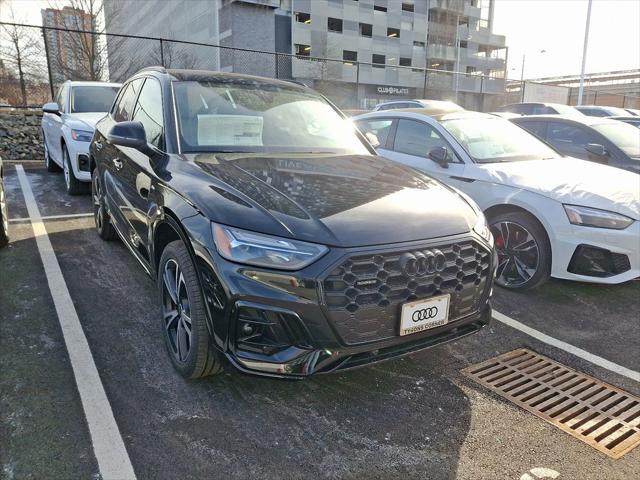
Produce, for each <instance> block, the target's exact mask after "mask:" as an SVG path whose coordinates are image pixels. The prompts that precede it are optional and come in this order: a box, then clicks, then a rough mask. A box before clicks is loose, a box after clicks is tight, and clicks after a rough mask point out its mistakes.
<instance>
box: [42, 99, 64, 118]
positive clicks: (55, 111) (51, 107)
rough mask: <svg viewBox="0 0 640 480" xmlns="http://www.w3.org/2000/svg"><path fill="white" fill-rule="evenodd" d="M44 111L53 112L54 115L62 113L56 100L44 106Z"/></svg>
mask: <svg viewBox="0 0 640 480" xmlns="http://www.w3.org/2000/svg"><path fill="white" fill-rule="evenodd" d="M42 111H43V112H44V113H52V114H54V115H60V107H58V104H57V103H56V102H48V103H45V104H44V105H43V106H42Z"/></svg>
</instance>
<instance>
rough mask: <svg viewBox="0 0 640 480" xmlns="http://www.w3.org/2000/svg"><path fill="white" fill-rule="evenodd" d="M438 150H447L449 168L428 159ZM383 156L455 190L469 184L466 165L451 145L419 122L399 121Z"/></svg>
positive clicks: (383, 150) (392, 131) (428, 126)
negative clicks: (427, 175)
mask: <svg viewBox="0 0 640 480" xmlns="http://www.w3.org/2000/svg"><path fill="white" fill-rule="evenodd" d="M435 147H444V148H445V149H446V150H447V154H448V158H449V163H448V164H447V168H444V167H442V166H441V165H440V164H438V163H437V162H435V161H434V160H431V159H430V158H429V151H430V150H431V149H433V148H435ZM380 154H381V155H383V156H385V157H387V158H390V159H391V160H395V161H397V162H400V163H403V164H405V165H408V166H410V167H413V168H415V169H418V170H421V171H423V172H425V173H428V174H429V175H431V176H433V177H436V178H437V179H439V180H441V181H443V182H445V183H449V184H452V185H454V186H458V185H459V184H460V183H461V182H462V183H466V182H467V181H468V179H467V178H466V177H465V164H464V163H463V162H462V161H461V160H460V159H459V157H458V156H457V154H456V153H455V151H454V149H453V148H452V147H451V145H450V144H449V143H448V142H447V141H446V140H445V139H444V138H443V137H442V135H441V134H440V133H439V132H438V131H437V130H436V129H435V127H434V126H432V125H429V124H428V123H426V122H422V121H420V120H412V119H411V120H410V119H405V118H400V119H398V120H397V124H396V125H395V128H394V129H393V130H391V131H390V138H389V139H388V140H387V148H385V149H380Z"/></svg>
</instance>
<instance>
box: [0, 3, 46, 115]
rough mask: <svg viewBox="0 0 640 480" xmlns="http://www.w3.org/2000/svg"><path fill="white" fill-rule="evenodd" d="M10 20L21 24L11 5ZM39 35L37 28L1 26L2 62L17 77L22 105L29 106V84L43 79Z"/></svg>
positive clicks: (0, 51)
mask: <svg viewBox="0 0 640 480" xmlns="http://www.w3.org/2000/svg"><path fill="white" fill-rule="evenodd" d="M8 18H9V22H8V23H21V22H20V21H16V17H15V15H14V12H13V8H12V7H11V5H10V6H9V17H8ZM39 34H40V32H39V31H38V29H35V28H29V27H21V26H17V25H7V24H2V25H0V60H2V62H3V64H4V65H5V66H6V68H7V70H13V71H14V72H15V75H16V76H17V80H18V83H19V85H20V97H21V104H22V105H27V86H28V84H29V83H30V82H35V81H37V80H40V79H41V74H42V44H41V43H40V35H39ZM7 76H10V75H7Z"/></svg>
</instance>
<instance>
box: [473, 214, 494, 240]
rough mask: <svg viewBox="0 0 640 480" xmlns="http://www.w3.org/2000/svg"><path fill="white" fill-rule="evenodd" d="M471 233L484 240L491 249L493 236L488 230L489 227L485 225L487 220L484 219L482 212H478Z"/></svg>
mask: <svg viewBox="0 0 640 480" xmlns="http://www.w3.org/2000/svg"><path fill="white" fill-rule="evenodd" d="M473 231H474V232H476V233H477V234H478V235H480V236H481V237H482V238H484V239H485V240H486V242H487V243H488V244H489V245H491V246H492V247H493V235H491V230H489V225H487V219H486V218H485V217H484V215H483V214H482V212H478V221H477V222H476V224H475V225H474V227H473Z"/></svg>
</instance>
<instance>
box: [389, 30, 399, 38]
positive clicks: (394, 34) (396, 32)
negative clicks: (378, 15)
mask: <svg viewBox="0 0 640 480" xmlns="http://www.w3.org/2000/svg"><path fill="white" fill-rule="evenodd" d="M387 37H389V38H400V30H399V29H398V28H387Z"/></svg>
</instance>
